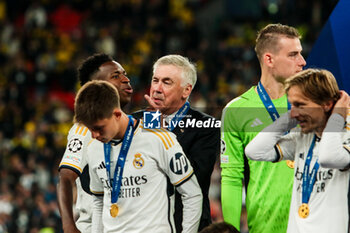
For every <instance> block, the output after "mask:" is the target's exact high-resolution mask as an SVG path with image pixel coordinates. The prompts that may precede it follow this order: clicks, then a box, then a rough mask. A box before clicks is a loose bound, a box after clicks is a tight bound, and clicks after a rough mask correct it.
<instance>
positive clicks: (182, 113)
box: [168, 101, 190, 131]
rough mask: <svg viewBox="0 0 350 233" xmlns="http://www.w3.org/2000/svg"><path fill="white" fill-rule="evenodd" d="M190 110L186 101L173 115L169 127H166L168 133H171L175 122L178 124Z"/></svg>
mask: <svg viewBox="0 0 350 233" xmlns="http://www.w3.org/2000/svg"><path fill="white" fill-rule="evenodd" d="M189 109H190V103H189V102H188V101H186V103H185V104H184V105H183V106H182V107H181V108H180V109H179V111H178V112H177V113H176V114H175V116H174V117H173V118H172V119H171V120H170V125H169V127H168V130H169V131H173V130H174V128H175V126H176V125H177V122H179V121H180V120H181V119H182V118H183V117H184V116H185V115H186V113H187V112H188V110H189Z"/></svg>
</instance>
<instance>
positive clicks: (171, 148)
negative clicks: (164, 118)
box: [152, 129, 193, 186]
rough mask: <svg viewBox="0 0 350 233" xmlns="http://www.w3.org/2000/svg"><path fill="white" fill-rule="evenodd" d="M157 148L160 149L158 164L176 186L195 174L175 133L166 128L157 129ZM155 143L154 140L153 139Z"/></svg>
mask: <svg viewBox="0 0 350 233" xmlns="http://www.w3.org/2000/svg"><path fill="white" fill-rule="evenodd" d="M154 135H157V137H156V140H155V142H157V147H156V149H157V150H159V152H160V153H159V155H160V156H159V158H158V164H159V166H160V169H161V170H162V171H163V172H164V173H165V174H166V175H167V176H168V177H169V179H170V182H171V183H172V184H173V185H174V186H179V185H181V184H182V183H184V182H186V181H187V180H189V179H190V178H191V176H192V175H193V168H192V165H191V163H190V161H189V160H188V158H187V157H186V155H185V153H184V152H183V150H182V147H181V146H180V144H179V142H178V141H177V139H176V136H175V134H173V133H172V132H169V131H167V130H165V129H158V130H155V134H154ZM152 143H153V141H152Z"/></svg>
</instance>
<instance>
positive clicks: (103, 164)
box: [97, 162, 106, 169]
mask: <svg viewBox="0 0 350 233" xmlns="http://www.w3.org/2000/svg"><path fill="white" fill-rule="evenodd" d="M97 169H106V165H105V163H104V162H101V163H100V165H98V167H97Z"/></svg>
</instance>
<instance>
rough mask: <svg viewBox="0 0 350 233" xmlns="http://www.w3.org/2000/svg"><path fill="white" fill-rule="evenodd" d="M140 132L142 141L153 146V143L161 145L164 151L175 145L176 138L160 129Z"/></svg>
mask: <svg viewBox="0 0 350 233" xmlns="http://www.w3.org/2000/svg"><path fill="white" fill-rule="evenodd" d="M141 128H142V131H141V135H142V140H143V141H146V142H148V143H149V145H154V143H160V144H162V145H163V146H164V147H165V149H166V150H168V149H169V148H171V147H173V146H174V145H175V144H176V136H175V134H173V133H172V132H170V131H168V130H166V129H164V128H160V129H144V128H143V127H141Z"/></svg>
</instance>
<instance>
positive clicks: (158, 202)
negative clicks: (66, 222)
mask: <svg viewBox="0 0 350 233" xmlns="http://www.w3.org/2000/svg"><path fill="white" fill-rule="evenodd" d="M120 148H121V143H119V144H117V145H115V146H113V145H112V151H111V177H113V175H114V170H115V166H116V161H117V158H118V156H119V151H120ZM88 163H89V167H90V178H91V183H90V188H91V191H92V193H94V194H104V198H103V199H104V200H103V214H102V221H103V225H104V231H105V232H142V233H146V232H151V233H157V232H159V233H167V232H175V229H174V227H173V224H172V222H173V213H172V212H171V205H170V200H169V197H168V194H167V178H169V180H170V182H171V183H172V184H173V185H174V186H176V185H180V184H181V183H183V182H185V181H186V180H188V179H190V177H191V176H192V174H193V169H192V167H191V164H190V162H189V161H188V159H187V158H186V156H185V155H184V152H183V151H182V148H181V146H180V145H179V143H178V142H177V140H176V137H175V135H174V134H173V133H171V132H168V131H166V130H164V129H150V130H149V129H143V128H142V124H141V123H140V122H139V124H138V126H137V128H136V129H135V132H134V137H133V140H132V142H131V145H130V148H129V152H128V154H127V157H126V162H125V166H124V172H123V178H122V184H121V189H120V193H119V198H118V202H117V204H118V206H119V213H118V216H117V217H116V218H113V217H111V215H110V206H111V185H110V182H109V180H108V178H107V172H106V166H105V159H104V149H103V144H102V143H100V142H97V141H96V140H94V141H93V142H92V143H91V144H90V145H89V148H88Z"/></svg>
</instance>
